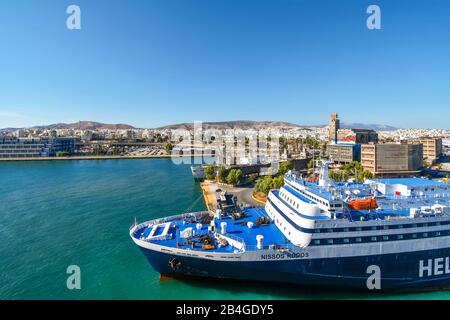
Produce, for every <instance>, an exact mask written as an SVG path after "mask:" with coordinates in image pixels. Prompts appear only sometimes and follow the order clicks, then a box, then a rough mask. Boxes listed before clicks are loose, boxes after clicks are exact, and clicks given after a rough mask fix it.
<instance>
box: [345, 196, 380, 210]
mask: <svg viewBox="0 0 450 320" xmlns="http://www.w3.org/2000/svg"><path fill="white" fill-rule="evenodd" d="M347 204H348V207H349V208H350V209H351V210H372V209H376V208H378V204H377V201H376V200H375V199H374V198H366V199H356V200H350V201H349V202H347Z"/></svg>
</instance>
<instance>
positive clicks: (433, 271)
mask: <svg viewBox="0 0 450 320" xmlns="http://www.w3.org/2000/svg"><path fill="white" fill-rule="evenodd" d="M443 274H450V257H446V258H435V259H428V260H420V261H419V277H420V278H422V277H431V276H440V275H443Z"/></svg>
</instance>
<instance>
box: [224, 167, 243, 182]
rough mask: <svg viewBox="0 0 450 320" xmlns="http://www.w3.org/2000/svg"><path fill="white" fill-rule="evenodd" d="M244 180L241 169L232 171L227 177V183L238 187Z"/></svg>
mask: <svg viewBox="0 0 450 320" xmlns="http://www.w3.org/2000/svg"><path fill="white" fill-rule="evenodd" d="M241 180H242V170H241V169H231V170H230V172H229V173H228V176H227V182H228V183H229V184H231V185H233V186H237V185H239V184H240V183H241Z"/></svg>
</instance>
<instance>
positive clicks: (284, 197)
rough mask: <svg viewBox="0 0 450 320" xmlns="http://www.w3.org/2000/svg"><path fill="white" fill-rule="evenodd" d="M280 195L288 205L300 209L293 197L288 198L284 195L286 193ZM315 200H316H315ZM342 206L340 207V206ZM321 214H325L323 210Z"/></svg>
mask: <svg viewBox="0 0 450 320" xmlns="http://www.w3.org/2000/svg"><path fill="white" fill-rule="evenodd" d="M279 194H280V197H281V198H282V199H284V200H285V201H286V202H287V203H289V204H290V205H291V206H292V207H294V208H297V209H300V205H299V204H298V203H296V202H295V201H294V200H293V198H292V197H290V196H288V195H287V194H286V193H284V192H282V191H281V192H280V193H279ZM314 200H315V199H314ZM315 201H316V202H320V203H322V204H323V205H325V206H327V205H328V204H327V203H326V202H324V201H320V200H315ZM339 206H340V205H339ZM336 207H337V205H336ZM321 212H323V210H322V211H321Z"/></svg>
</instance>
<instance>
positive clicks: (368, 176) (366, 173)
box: [358, 169, 374, 182]
mask: <svg viewBox="0 0 450 320" xmlns="http://www.w3.org/2000/svg"><path fill="white" fill-rule="evenodd" d="M373 178H374V175H373V173H372V172H371V171H369V170H366V169H365V170H363V171H361V172H360V173H359V175H358V181H361V182H363V181H364V180H366V179H373Z"/></svg>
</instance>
